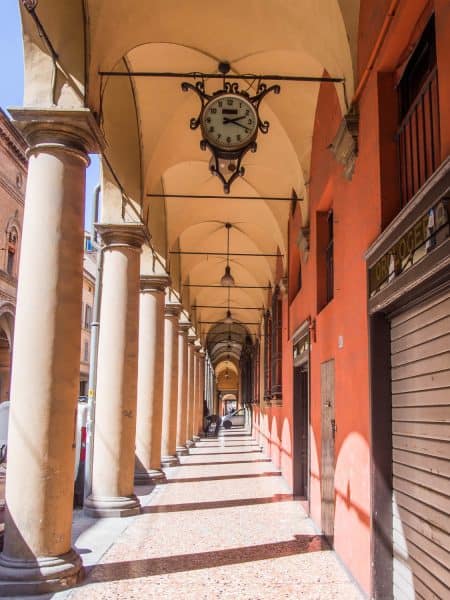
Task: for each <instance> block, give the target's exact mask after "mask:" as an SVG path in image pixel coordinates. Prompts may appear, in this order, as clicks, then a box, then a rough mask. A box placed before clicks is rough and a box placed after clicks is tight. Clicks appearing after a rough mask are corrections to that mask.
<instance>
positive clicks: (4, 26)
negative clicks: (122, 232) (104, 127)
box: [0, 0, 99, 229]
mask: <svg viewBox="0 0 450 600" xmlns="http://www.w3.org/2000/svg"><path fill="white" fill-rule="evenodd" d="M19 1H20V0H0V107H1V108H2V109H3V110H4V111H5V112H7V109H8V107H10V106H22V103H23V46H22V29H21V23H20V16H19ZM98 180H99V160H98V157H97V156H95V155H91V165H90V167H89V168H88V170H87V176H86V214H85V228H86V229H90V223H91V206H92V197H93V192H94V188H95V186H96V185H97V183H98Z"/></svg>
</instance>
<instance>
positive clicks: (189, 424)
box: [186, 335, 195, 446]
mask: <svg viewBox="0 0 450 600" xmlns="http://www.w3.org/2000/svg"><path fill="white" fill-rule="evenodd" d="M188 340H189V343H188V389H187V397H188V410H187V419H186V441H187V445H188V446H192V444H193V443H194V434H195V432H194V409H195V376H194V368H195V363H194V360H195V346H194V341H195V336H191V335H190V336H189V337H188Z"/></svg>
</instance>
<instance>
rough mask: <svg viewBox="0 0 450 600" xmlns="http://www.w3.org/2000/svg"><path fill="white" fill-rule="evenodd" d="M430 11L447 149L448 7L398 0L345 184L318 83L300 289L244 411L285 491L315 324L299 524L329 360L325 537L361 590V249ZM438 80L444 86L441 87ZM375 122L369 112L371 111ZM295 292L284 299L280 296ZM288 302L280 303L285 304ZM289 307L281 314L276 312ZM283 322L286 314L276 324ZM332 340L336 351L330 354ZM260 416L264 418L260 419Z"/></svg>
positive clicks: (364, 577) (363, 50)
mask: <svg viewBox="0 0 450 600" xmlns="http://www.w3.org/2000/svg"><path fill="white" fill-rule="evenodd" d="M388 4H390V2H388V1H387V0H383V2H378V1H375V0H366V1H364V0H363V1H362V2H361V13H360V35H359V66H358V69H359V73H362V71H363V69H364V67H365V64H366V63H367V59H368V57H369V55H370V53H371V50H372V47H373V44H374V43H375V39H376V37H377V35H376V34H377V31H378V30H379V28H381V26H382V23H383V19H384V15H385V11H386V8H387V6H388ZM433 9H434V10H435V15H436V32H437V34H436V35H437V55H438V73H439V94H440V115H441V148H442V156H441V158H442V159H444V158H445V157H446V156H448V154H449V149H450V77H449V75H448V74H449V73H450V35H449V31H450V3H449V2H448V0H434V2H432V3H428V2H427V1H425V0H408V1H406V0H401V2H400V4H399V8H398V11H397V15H396V17H395V18H394V19H393V20H392V23H391V26H390V29H389V31H388V34H387V36H386V38H385V41H384V43H383V46H382V48H381V51H380V53H379V55H378V59H377V62H376V64H375V68H374V69H373V71H372V72H371V75H370V77H369V78H368V81H367V85H366V87H365V88H364V90H363V93H362V95H361V98H360V101H359V113H360V124H359V155H358V158H357V161H356V168H355V172H354V175H353V178H352V180H351V181H347V180H345V179H344V177H343V171H342V167H341V166H340V165H339V164H338V163H337V162H336V160H335V158H334V157H333V155H332V153H331V152H330V150H329V146H330V143H331V142H332V140H333V137H334V135H335V133H336V131H337V129H338V127H339V124H340V121H341V119H342V114H341V109H340V106H339V103H338V99H337V96H336V93H335V90H334V88H333V86H331V85H330V84H322V86H321V89H320V93H319V97H318V104H317V110H316V118H315V126H314V136H313V147H312V161H311V177H310V186H309V194H310V207H311V210H310V215H311V217H310V252H309V259H308V261H307V262H306V263H305V262H304V261H302V263H301V267H302V280H303V285H302V288H301V290H300V291H299V292H298V293H297V294H296V295H294V294H292V292H291V290H290V293H289V298H288V297H285V298H284V315H283V316H284V317H285V318H284V329H283V352H284V355H283V405H282V407H271V408H268V409H261V410H257V411H255V420H256V425H257V426H258V427H259V428H260V429H261V435H260V440H261V444H262V445H263V446H264V449H265V451H266V452H268V454H269V455H270V456H271V458H272V459H273V461H274V462H275V464H276V465H277V466H279V467H280V468H281V469H282V472H283V475H284V477H285V478H286V480H287V481H288V482H289V484H290V485H292V435H293V431H292V423H293V418H292V407H293V381H292V377H293V361H292V351H293V348H292V335H293V333H294V332H295V330H296V329H297V328H298V327H299V326H300V325H301V324H302V323H304V321H305V320H306V319H308V318H309V319H311V320H312V322H313V323H315V330H316V341H314V342H313V343H312V346H311V362H310V369H311V436H310V438H311V490H310V506H311V517H312V518H313V520H314V521H315V523H316V524H317V526H319V527H320V520H321V490H320V476H321V473H320V464H321V460H320V457H321V397H320V394H321V389H320V388H321V385H320V365H321V363H322V362H324V361H327V360H329V359H331V358H333V359H334V360H335V410H336V415H335V416H336V425H337V432H336V446H335V457H336V462H335V492H336V503H335V539H334V545H335V549H336V551H337V552H338V554H339V556H340V558H341V559H342V560H343V562H344V563H345V564H346V566H347V567H348V568H349V570H350V571H351V573H352V574H353V575H354V577H355V578H356V579H357V581H358V582H359V583H360V585H361V587H362V588H363V590H364V591H365V592H366V593H367V594H370V589H371V581H370V573H371V572H370V563H371V556H370V541H371V538H370V535H371V530H370V515H371V507H370V485H371V479H370V405H369V400H370V390H369V340H368V318H367V280H366V265H365V260H364V253H365V251H366V250H367V248H368V247H369V246H370V244H371V243H372V242H373V241H374V240H375V239H376V237H377V236H378V235H379V233H380V232H381V231H382V229H383V228H384V227H386V225H387V224H388V223H389V222H390V221H391V220H392V218H393V217H394V216H395V215H396V214H397V212H398V211H399V209H400V208H399V201H398V187H397V184H396V182H395V178H396V167H395V149H394V148H393V146H392V139H393V135H394V133H395V128H396V126H397V116H396V96H395V90H394V89H393V88H392V86H393V85H394V83H395V80H396V78H397V79H398V76H399V72H401V67H402V65H404V64H405V61H406V60H407V59H408V56H409V55H410V53H411V52H412V50H413V48H414V43H415V42H416V41H417V39H418V37H419V36H420V33H421V30H422V28H423V26H424V25H425V23H426V21H427V19H428V18H429V15H430V14H431V11H432V10H433ZM444 78H445V80H444ZM379 115H381V116H379ZM299 204H300V209H299V208H297V210H296V211H295V213H294V215H293V216H292V218H291V219H290V223H289V240H290V266H289V268H290V272H289V280H290V282H291V281H292V282H293V284H294V285H295V282H296V281H297V269H298V264H299V263H298V250H297V248H296V240H297V237H298V232H299V228H300V226H301V225H302V224H303V223H302V216H301V202H300V203H299ZM331 207H332V208H333V212H334V270H335V273H334V298H333V300H332V301H331V302H330V303H329V304H328V305H327V306H325V307H324V308H323V309H322V310H320V311H318V307H317V256H316V251H317V244H316V242H317V239H316V212H317V211H327V210H328V209H329V208H331ZM292 296H295V297H292ZM289 301H291V304H290V306H289V307H288V303H289ZM288 311H289V314H288ZM288 316H289V318H287V317H288ZM340 336H342V338H343V347H342V348H339V347H338V339H339V337H340ZM264 413H265V414H264Z"/></svg>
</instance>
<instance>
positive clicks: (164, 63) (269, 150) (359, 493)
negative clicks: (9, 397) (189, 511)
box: [0, 0, 450, 600]
mask: <svg viewBox="0 0 450 600" xmlns="http://www.w3.org/2000/svg"><path fill="white" fill-rule="evenodd" d="M22 4H23V5H22V19H23V25H24V31H25V41H26V44H25V63H26V64H25V67H26V72H27V74H28V78H27V83H26V95H25V96H26V98H27V101H26V106H25V107H24V108H22V109H16V110H14V111H13V116H14V119H15V122H16V125H17V127H18V128H19V129H20V130H21V131H22V132H23V134H24V136H25V137H26V139H27V141H28V143H29V144H30V147H31V150H30V167H29V184H28V188H27V203H26V207H27V211H28V213H27V218H26V219H25V224H26V230H25V227H24V234H23V245H22V258H21V278H20V282H19V292H18V305H17V315H18V317H17V326H16V343H15V350H14V361H15V373H14V377H13V382H12V389H13V399H14V400H13V403H12V410H13V412H14V420H13V421H12V423H13V430H12V433H11V434H10V443H9V445H10V448H9V450H10V456H11V459H10V462H9V464H8V479H7V489H6V495H7V503H8V511H7V514H6V520H5V523H6V525H5V547H4V550H3V552H2V554H0V591H2V592H3V591H4V590H6V591H8V590H11V589H13V590H15V591H17V590H19V591H20V592H23V591H25V592H26V593H28V592H30V591H34V592H35V591H36V590H39V591H48V590H52V589H57V588H58V586H67V585H72V584H74V583H75V582H77V581H78V580H79V579H80V577H81V576H82V569H81V559H80V557H79V556H78V554H77V552H76V551H75V549H74V548H72V546H71V542H70V532H71V521H72V506H71V497H70V493H68V492H67V493H66V492H64V491H63V490H66V489H68V486H67V481H68V479H69V477H71V476H72V470H73V458H74V457H73V448H72V446H71V443H70V442H71V440H72V439H73V435H74V430H73V418H71V417H72V416H73V411H74V409H75V403H76V396H77V391H78V375H79V358H80V351H81V356H83V347H82V346H81V348H80V336H79V325H80V323H79V320H80V314H83V315H84V312H83V310H82V307H83V260H82V241H83V209H84V177H85V168H86V165H87V163H88V154H89V153H92V152H96V153H99V154H101V156H102V200H103V203H102V221H101V223H99V224H98V225H97V232H98V234H99V236H100V237H101V244H102V248H101V252H102V261H101V272H102V281H101V286H102V294H101V305H100V325H99V345H98V361H97V378H96V389H95V398H93V399H92V402H94V400H95V432H94V436H93V439H92V445H93V451H92V456H91V457H90V458H88V459H87V462H88V464H89V463H90V461H91V465H92V469H91V471H90V473H89V478H88V488H89V490H88V491H89V495H88V497H87V499H86V502H85V510H86V512H87V513H88V514H89V515H91V516H95V517H97V518H102V517H108V516H121V517H126V516H129V515H135V514H137V513H139V512H140V503H139V499H138V497H137V495H136V494H135V491H134V485H133V484H134V482H136V483H148V482H149V481H159V482H162V481H164V477H165V475H164V471H163V469H162V467H167V466H171V465H176V464H177V461H178V456H179V455H182V453H183V452H187V451H188V448H189V447H190V446H191V445H192V444H194V443H195V442H196V440H198V434H199V432H200V431H201V430H202V426H203V406H204V401H205V400H206V404H207V405H208V407H209V408H211V406H212V398H213V397H214V398H215V396H216V391H220V392H221V394H222V398H221V402H220V404H219V405H218V410H219V411H221V412H222V411H223V410H225V409H226V406H225V399H226V398H225V395H224V393H225V394H226V393H228V392H233V395H235V396H236V400H237V401H238V402H239V403H242V404H244V405H246V406H249V405H251V406H252V411H251V414H252V418H253V428H252V431H253V432H254V434H255V435H256V436H257V438H258V440H259V442H260V444H261V446H262V447H263V450H264V452H265V453H266V455H267V457H269V458H271V459H272V461H273V462H274V464H275V465H276V466H277V467H279V468H280V470H281V472H282V475H283V476H284V478H285V480H286V482H287V484H288V485H289V486H290V488H291V489H292V493H293V494H294V495H295V496H299V497H302V498H304V500H305V501H306V503H307V506H308V511H309V514H310V516H311V518H312V519H313V521H314V523H315V525H316V527H317V529H318V530H319V531H320V532H321V533H322V534H323V536H324V537H325V538H327V539H328V541H329V543H330V544H331V545H332V547H333V548H334V549H335V550H336V552H337V554H338V556H339V557H340V559H341V560H342V562H343V564H344V565H345V566H346V568H347V569H348V571H349V572H350V573H351V575H352V577H353V578H354V579H355V580H356V581H357V582H358V584H359V586H360V588H361V590H362V592H363V594H364V595H365V596H367V597H373V598H377V599H383V600H385V599H386V600H387V599H390V598H394V599H395V600H397V599H399V598H411V599H413V598H416V597H422V598H427V599H428V598H444V597H446V596H447V595H448V584H449V581H448V572H449V567H450V565H449V558H448V553H447V552H446V540H448V522H449V518H448V516H449V515H448V512H449V511H448V501H449V497H448V495H449V487H448V465H449V452H448V449H449V438H448V421H449V397H450V394H449V390H450V368H449V366H450V360H449V340H450V324H449V317H448V315H449V302H450V300H449V285H450V281H449V277H450V268H449V267H450V265H449V260H450V252H449V243H450V239H449V233H450V232H449V207H448V202H449V200H448V199H449V197H450V189H449V188H450V179H449V164H450V163H449V160H450V159H449V149H450V115H449V109H448V107H449V106H450V102H449V99H450V98H449V96H450V77H449V72H450V69H449V67H450V65H449V61H450V52H449V50H450V49H449V40H450V36H449V32H450V11H449V6H448V2H447V0H431V1H430V2H428V1H426V0H383V1H382V2H379V1H375V0H361V1H358V0H349V1H348V2H341V1H338V0H323V1H322V2H319V3H318V2H316V1H313V0H304V2H299V3H294V4H295V6H294V4H292V3H287V2H282V1H279V0H268V1H267V2H265V3H249V4H247V5H245V6H243V5H242V3H240V2H238V1H237V0H236V1H234V0H232V1H231V3H228V4H227V6H226V7H225V6H223V5H220V4H219V3H213V4H211V3H206V2H204V3H203V2H202V3H201V4H202V7H201V8H202V9H204V10H200V9H199V11H198V12H194V11H192V3H189V2H180V3H177V6H176V8H175V7H174V6H173V5H172V4H171V3H167V2H165V1H163V0H160V1H159V0H155V2H154V3H152V4H151V6H150V5H149V4H148V3H139V2H134V1H131V2H130V0H128V2H126V3H125V2H124V1H123V0H121V1H117V2H115V3H113V4H111V3H106V2H103V1H101V0H96V1H94V0H87V1H86V2H84V3H83V5H82V4H81V3H78V2H75V1H74V2H70V3H60V4H57V5H56V4H55V3H52V2H50V0H47V1H41V2H23V3H22ZM231 10H236V11H238V12H239V13H240V14H242V19H241V20H239V22H238V23H236V24H234V26H233V30H232V31H231V30H228V29H227V28H225V27H224V23H226V22H227V19H228V18H229V14H230V11H231ZM155 14H158V18H157V19H154V18H153V17H154V15H155ZM125 16H126V18H125ZM117 23H121V27H120V31H119V30H118V29H117ZM246 23H253V24H254V27H252V30H251V32H250V31H249V30H248V28H247V26H246ZM68 28H70V31H71V33H72V36H71V38H70V40H71V43H70V44H65V43H63V42H62V41H61V40H64V39H65V34H66V33H67V31H68ZM44 32H45V34H46V35H43V33H44ZM218 32H220V33H218ZM225 59H226V61H227V62H226V63H225V62H224V61H225ZM36 64H39V65H40V69H39V72H38V71H37V69H36V66H35V65H36ZM228 73H229V75H228V78H229V80H228V81H227V74H228ZM168 74H170V77H168ZM255 74H256V75H255ZM183 78H185V79H186V80H187V81H183ZM274 79H277V81H279V82H280V86H281V90H279V89H278V88H271V90H269V89H268V88H269V86H270V85H271V83H270V82H272V83H273V81H274ZM180 80H182V81H183V86H182V87H181V88H180ZM268 82H269V83H268ZM233 85H234V86H235V87H233ZM221 86H222V87H221ZM236 86H237V87H236ZM243 90H244V91H246V93H247V95H245V94H243V93H242V91H243ZM248 90H251V93H252V94H255V97H254V98H253V100H252V101H253V102H254V104H253V105H252V106H253V107H255V106H256V109H257V110H258V111H259V110H260V111H261V115H259V113H258V114H257V113H256V112H255V113H254V115H253V113H252V115H253V117H254V116H255V115H256V117H257V118H258V127H259V130H258V131H257V130H256V129H255V133H254V136H255V137H254V139H253V140H252V142H251V143H252V144H253V141H255V139H257V147H255V146H254V145H249V146H248V147H246V150H253V152H248V154H246V155H245V157H244V159H243V164H245V170H244V171H242V170H241V166H242V165H241V163H240V162H239V161H238V159H237V158H236V156H237V154H232V153H228V154H226V153H225V155H224V156H225V157H226V158H224V156H221V158H222V159H223V160H222V161H220V160H217V158H218V154H217V152H216V154H215V155H214V154H213V156H211V154H210V153H209V151H208V147H209V148H210V147H212V146H211V143H209V145H208V143H206V142H207V140H208V139H209V140H210V141H211V139H213V138H211V137H208V136H209V134H214V133H216V134H220V135H222V133H221V132H223V131H227V129H226V128H227V126H228V127H229V129H228V131H229V132H230V135H229V136H228V137H229V138H230V141H228V142H227V143H228V144H232V141H233V140H232V135H234V136H236V139H237V138H238V137H239V139H240V136H242V135H243V133H242V132H240V131H238V129H239V128H242V129H246V131H245V133H246V134H247V133H248V131H247V127H246V126H245V125H243V124H242V123H241V124H240V125H239V124H236V123H239V122H240V120H242V119H244V118H247V125H248V129H249V130H250V126H254V125H255V124H254V123H253V122H252V118H251V115H250V112H251V110H253V109H252V108H251V107H250V108H249V113H248V114H245V115H244V114H242V115H241V116H239V113H238V111H239V106H237V107H236V106H235V104H234V103H235V102H238V101H236V98H238V99H239V98H240V99H242V103H243V104H245V103H246V102H247V103H248V102H251V100H249V98H248V97H249V95H250V93H249V92H248ZM233 94H234V95H233ZM269 94H271V95H269ZM220 95H222V96H223V98H222V100H223V101H224V100H227V102H230V104H227V105H226V106H228V107H231V108H226V107H225V110H224V112H223V113H220V114H222V117H223V119H222V121H221V120H220V119H219V121H218V122H217V123H216V121H214V123H213V122H212V121H213V120H214V119H215V117H214V116H213V115H215V114H216V113H213V112H212V110H213V108H214V110H216V111H217V110H219V108H221V109H223V107H220V105H219V104H218V105H217V107H216V105H214V106H213V104H212V101H213V100H215V99H217V97H218V98H219V100H220V97H221V96H220ZM230 95H231V96H232V97H230ZM199 97H200V99H201V101H200V102H199ZM255 98H256V99H255ZM209 102H211V104H207V103H209ZM205 103H206V104H205ZM200 105H201V106H200ZM205 105H206V106H209V109H208V110H210V112H209V113H204V112H202V111H203V110H204V108H205ZM256 109H255V108H254V110H255V111H256ZM199 110H200V113H199ZM230 111H232V112H230ZM233 111H235V112H233ZM197 115H198V116H197ZM208 115H210V116H209V117H208ZM230 115H238V116H230ZM249 115H250V116H249ZM203 117H205V120H204V121H202V119H203ZM207 118H210V121H209V122H208V120H207ZM201 124H202V126H201V127H200V125H201ZM211 127H212V128H213V129H212V130H211ZM215 127H219V128H222V127H223V128H225V129H224V130H222V129H220V131H218V132H215V131H214V128H215ZM233 127H234V128H236V131H234V129H232V128H233ZM232 131H233V132H234V133H233V134H232V133H231V132H232ZM265 134H267V135H265ZM202 136H203V142H202V143H201V144H199V141H200V139H201V138H202ZM225 139H227V138H225ZM233 143H234V142H233ZM230 157H231V158H230ZM219 158H220V156H219ZM230 173H231V175H230ZM226 177H229V178H231V177H233V184H232V185H233V187H232V191H231V193H230V190H229V188H227V181H226ZM224 181H225V185H224ZM37 206H38V207H39V210H37V209H36V207H37ZM39 219H44V220H45V222H46V223H47V224H48V228H47V234H48V235H47V236H46V238H45V244H42V240H41V238H40V235H38V228H37V226H36V224H37V223H38V222H39ZM86 303H87V301H86V300H85V301H84V304H86ZM38 310H39V311H41V313H42V315H43V318H42V320H41V321H38V322H36V321H35V320H34V317H33V315H35V314H36V311H38ZM83 318H84V317H83ZM49 328H50V329H51V331H52V332H53V335H52V336H44V335H43V333H44V332H45V331H48V330H49ZM32 356H33V357H35V356H39V360H38V361H36V360H31V357H32ZM205 357H206V358H205ZM215 382H216V384H217V390H215ZM31 390H33V394H34V398H35V405H34V407H33V411H34V413H33V419H32V420H31V421H30V420H27V419H25V416H26V415H27V411H29V406H28V404H27V398H28V397H29V394H30V391H31ZM54 390H57V392H58V393H57V394H55V393H54ZM229 400H231V398H229ZM248 412H249V411H248ZM36 422H39V423H40V424H41V425H42V427H41V429H42V431H58V432H59V433H60V435H58V436H56V437H51V436H45V435H43V436H42V437H41V438H40V439H39V453H38V454H39V456H42V457H44V458H43V459H42V461H40V462H39V461H38V462H36V461H33V460H32V456H31V454H30V449H29V448H28V447H27V446H26V444H25V443H24V441H23V440H24V435H23V431H22V429H19V427H18V425H17V424H18V423H21V426H22V427H25V433H27V432H28V429H27V427H28V428H29V431H30V432H31V429H32V428H36ZM30 434H31V433H30ZM25 437H26V436H25ZM33 456H34V455H33ZM55 464H57V465H58V469H54V465H55ZM25 465H26V466H27V469H26V473H27V477H26V480H24V477H23V472H24V471H25V469H24V466H25ZM50 471H51V476H49V477H43V474H46V473H50ZM42 481H45V485H42V484H41V482H42ZM69 487H70V486H69ZM36 490H39V494H40V498H41V499H42V502H41V504H39V508H38V510H37V511H36V510H35V511H34V514H35V520H33V521H32V522H30V519H29V514H30V512H31V504H30V503H31V500H30V501H28V500H27V498H33V496H34V494H35V492H36ZM55 490H58V494H55V493H54V491H55ZM24 492H26V493H24Z"/></svg>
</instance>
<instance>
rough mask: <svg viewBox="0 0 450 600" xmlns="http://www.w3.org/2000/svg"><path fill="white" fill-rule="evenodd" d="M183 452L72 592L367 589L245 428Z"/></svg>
mask: <svg viewBox="0 0 450 600" xmlns="http://www.w3.org/2000/svg"><path fill="white" fill-rule="evenodd" d="M181 461H182V465H181V466H179V467H175V468H171V469H168V470H167V474H168V478H169V482H168V483H167V484H166V485H161V486H158V487H157V488H155V490H154V491H153V492H152V493H151V495H150V498H149V499H150V501H149V503H148V505H147V506H145V507H144V509H143V514H142V515H140V516H139V517H136V518H135V519H133V520H132V522H131V524H130V526H129V527H127V528H125V529H123V530H122V531H121V533H120V534H119V535H118V537H117V539H116V541H115V542H114V543H113V545H112V546H111V547H110V548H109V550H107V551H106V553H105V554H104V555H103V556H102V557H101V559H100V560H99V562H98V564H97V565H95V566H93V567H90V568H89V573H88V577H87V579H86V580H85V581H84V583H83V584H82V585H81V586H80V587H79V588H77V589H75V590H73V591H72V592H69V594H68V595H67V596H66V597H67V598H69V599H70V600H99V599H104V600H112V599H127V600H128V599H129V600H132V599H138V598H139V599H140V600H147V599H149V600H150V599H155V600H156V599H160V598H161V599H167V598H169V599H173V600H188V599H189V600H214V599H215V598H221V599H224V600H225V599H227V600H259V599H265V598H271V599H272V598H276V599H281V598H292V599H294V598H295V599H297V598H308V599H317V600H325V599H327V600H328V599H331V598H333V599H335V598H336V599H342V600H352V599H360V598H361V596H360V594H359V592H358V591H357V589H356V587H355V586H354V585H353V584H352V583H351V582H350V580H349V578H348V576H347V574H346V573H345V572H344V570H343V569H342V567H341V566H340V565H339V563H338V561H337V559H336V557H335V554H334V553H333V552H332V551H330V550H329V549H328V547H327V545H326V543H325V542H324V540H323V539H322V538H321V537H320V536H319V535H316V534H315V531H314V528H313V525H312V523H311V521H310V520H309V519H308V518H307V516H306V514H305V512H304V510H303V508H302V506H301V503H300V502H298V501H295V500H293V499H292V497H291V496H290V495H289V490H288V489H287V487H286V485H285V483H284V481H283V479H282V477H281V476H280V474H279V472H277V471H276V470H275V469H274V467H273V465H272V463H271V462H270V461H268V460H267V459H264V457H263V456H262V454H261V452H260V451H259V448H258V447H257V446H256V444H255V442H254V441H253V440H252V439H251V438H250V436H249V435H248V434H247V433H246V432H245V431H244V430H243V429H233V430H232V431H228V432H224V434H223V436H222V437H220V438H219V439H208V440H204V441H202V442H200V443H198V444H197V447H196V448H193V449H192V450H191V454H190V455H189V456H186V457H183V458H182V459H181Z"/></svg>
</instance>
